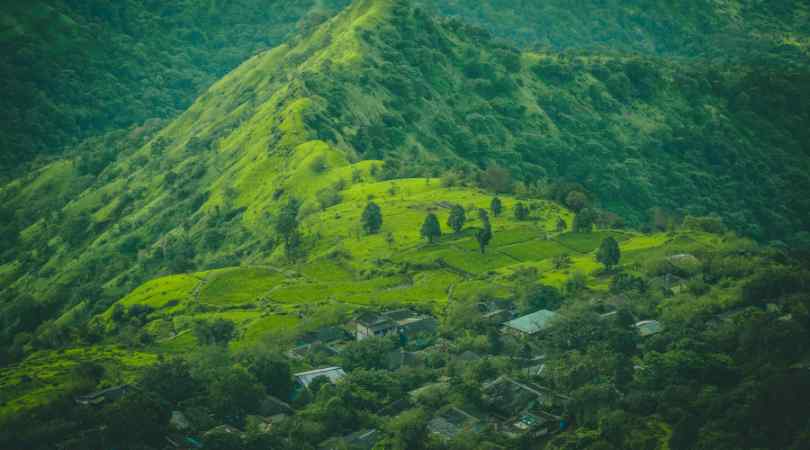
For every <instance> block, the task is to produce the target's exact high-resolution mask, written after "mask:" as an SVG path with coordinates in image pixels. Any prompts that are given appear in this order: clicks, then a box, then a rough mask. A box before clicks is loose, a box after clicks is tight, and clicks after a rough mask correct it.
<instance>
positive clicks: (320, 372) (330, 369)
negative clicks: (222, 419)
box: [75, 299, 663, 450]
mask: <svg viewBox="0 0 810 450" xmlns="http://www.w3.org/2000/svg"><path fill="white" fill-rule="evenodd" d="M595 301H598V300H597V299H595ZM475 308H476V309H477V312H478V313H479V317H480V318H481V320H483V321H484V323H485V325H486V326H487V327H488V328H489V329H491V330H493V332H494V333H496V334H497V339H498V341H499V344H498V347H499V348H501V349H502V351H501V352H489V353H486V352H481V351H474V350H471V349H466V350H465V349H463V348H464V347H465V346H463V345H459V344H458V342H454V340H453V339H448V338H446V337H443V336H442V335H441V333H440V328H441V323H440V320H439V319H438V318H437V317H435V316H433V315H431V314H428V313H425V312H420V311H416V310H413V309H393V310H380V311H372V310H368V311H365V312H363V313H361V314H359V315H357V316H356V317H354V318H353V319H352V320H350V321H348V322H346V323H343V324H339V325H333V326H327V327H322V328H319V329H317V330H314V331H310V332H307V333H305V334H303V335H301V336H299V338H298V339H297V342H296V345H295V346H294V347H292V348H289V349H288V350H287V351H286V352H285V355H286V357H287V358H289V360H290V361H291V362H293V363H294V365H295V367H299V366H303V367H311V369H309V370H305V371H300V372H296V373H293V375H292V376H293V381H294V389H293V392H292V394H291V396H290V398H288V399H279V398H275V397H272V396H271V397H270V399H271V402H270V404H271V406H270V407H269V409H267V407H265V410H264V411H263V412H264V413H265V415H262V416H249V417H248V418H247V421H246V424H245V428H247V427H250V428H251V429H252V430H258V431H259V432H265V433H270V432H271V431H272V430H273V428H274V427H275V426H278V425H279V424H280V423H282V422H284V421H285V420H287V419H289V418H290V417H291V416H292V415H294V414H296V412H297V410H298V409H299V408H300V407H301V406H302V405H306V404H307V403H308V402H309V401H311V399H312V398H313V397H314V395H316V394H317V391H318V390H319V389H321V387H322V386H323V385H324V384H336V383H341V380H342V379H344V378H345V377H347V374H349V373H351V369H350V368H346V367H342V366H340V365H335V364H334V363H335V362H339V361H340V360H341V358H340V357H341V355H342V354H344V352H346V351H347V349H350V348H352V347H353V346H356V345H362V343H364V342H371V341H373V340H375V339H376V340H377V341H385V342H389V343H392V345H390V346H388V347H385V350H384V354H382V355H377V356H378V357H379V358H378V359H379V361H380V364H381V366H380V369H381V370H384V371H387V372H390V373H392V374H394V375H396V374H400V373H401V371H407V370H427V371H430V372H431V373H433V374H435V376H434V377H432V378H433V379H432V380H431V381H429V382H427V383H424V384H422V385H421V386H419V387H417V388H415V389H412V390H410V391H409V392H406V393H405V395H403V396H401V398H395V399H391V401H390V402H389V404H388V405H387V406H386V407H385V408H384V410H383V411H380V413H379V414H380V415H381V416H388V417H393V416H395V415H396V414H398V413H400V412H402V411H404V410H406V409H408V408H411V407H413V406H414V405H430V406H431V407H432V408H431V410H432V411H433V415H432V417H431V418H430V420H429V422H428V424H427V429H428V431H429V433H430V434H432V435H434V436H435V437H436V438H438V439H440V440H442V441H445V442H450V441H452V440H454V439H456V438H458V437H460V436H463V435H469V434H470V433H472V434H478V433H483V432H485V431H487V432H495V433H501V434H503V435H504V436H508V437H509V438H513V439H517V438H521V437H522V438H530V439H533V440H534V439H544V438H548V437H551V436H553V435H555V434H557V433H560V432H564V431H566V430H567V429H569V427H571V426H572V424H571V418H570V414H569V411H568V404H569V402H570V400H571V398H570V397H569V396H568V395H567V393H566V392H559V391H556V390H554V389H551V388H549V387H546V386H544V384H543V373H544V369H545V368H546V364H547V363H548V361H547V357H546V352H545V349H544V347H543V345H542V336H543V335H544V333H545V332H546V330H548V328H549V326H550V325H551V324H552V323H554V321H555V320H557V319H558V318H559V317H560V314H559V313H557V312H554V311H550V310H545V309H541V310H538V311H535V312H532V313H529V314H523V315H520V314H518V310H517V308H516V306H515V305H514V303H513V302H512V301H488V302H482V303H478V304H477V305H475ZM608 309H610V308H608ZM616 315H617V311H616V310H615V309H614V310H611V311H608V312H604V313H602V314H600V315H599V316H598V317H599V318H600V320H605V321H609V320H613V319H614V318H615V317H616ZM634 327H635V329H636V333H637V334H638V336H639V337H640V338H642V339H643V338H645V337H648V336H651V335H654V334H657V333H659V332H661V331H662V329H663V328H662V325H661V324H660V323H659V322H657V321H655V320H641V321H638V322H636V323H635V326H634ZM489 339H492V337H491V336H490V337H489ZM507 349H517V350H512V351H509V350H507ZM471 367H478V369H477V370H479V371H480V370H484V371H485V372H487V373H486V375H485V376H484V377H483V378H484V379H482V380H481V381H480V382H479V383H478V385H477V386H476V387H475V388H476V389H475V390H476V391H477V392H478V393H480V394H476V395H479V399H478V400H479V406H478V407H476V408H474V409H465V408H466V407H465V406H464V404H463V403H465V402H459V401H453V400H451V399H450V396H449V395H448V392H450V390H451V383H452V382H453V380H454V377H456V378H457V377H458V376H459V375H460V374H462V373H464V371H465V370H469V368H471ZM482 367H483V369H481V368H482ZM640 369H643V368H641V367H636V370H640ZM132 389H139V388H138V386H134V385H132V386H131V385H122V386H116V387H112V388H108V389H105V390H102V391H99V392H96V393H92V394H88V395H84V396H81V397H77V398H75V402H76V403H77V404H78V405H82V406H85V407H93V406H95V405H101V404H103V403H106V402H114V401H116V400H118V399H120V398H121V397H123V396H124V395H126V394H127V392H128V391H130V390H132ZM170 423H171V429H172V430H173V432H172V434H170V435H169V436H167V437H166V443H167V447H166V448H173V449H193V448H205V447H204V445H203V442H204V441H205V439H206V438H207V437H210V436H212V435H216V434H229V435H234V436H242V435H243V434H244V433H245V432H244V431H243V430H242V429H240V428H237V427H236V426H234V425H232V424H221V425H218V426H215V427H213V428H211V429H209V430H207V431H204V432H200V431H199V430H193V429H192V426H191V425H190V421H189V420H188V418H187V417H185V415H184V414H183V413H182V412H180V411H173V412H172V416H171V422H170ZM382 437H383V432H382V431H381V430H378V429H362V430H358V431H356V432H353V433H351V434H348V435H345V436H334V437H332V438H330V439H328V440H326V441H324V442H322V443H321V444H320V447H319V448H322V449H332V450H338V449H345V448H350V449H372V448H373V447H374V446H375V444H376V443H377V442H378V441H379V440H380V439H381V438H382Z"/></svg>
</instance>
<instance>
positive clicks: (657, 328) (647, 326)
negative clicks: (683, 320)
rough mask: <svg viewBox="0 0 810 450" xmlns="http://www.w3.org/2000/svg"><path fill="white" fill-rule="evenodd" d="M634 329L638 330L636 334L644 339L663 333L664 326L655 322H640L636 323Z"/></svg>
mask: <svg viewBox="0 0 810 450" xmlns="http://www.w3.org/2000/svg"><path fill="white" fill-rule="evenodd" d="M636 329H637V330H638V334H640V335H641V336H642V337H646V336H652V335H653V334H658V333H660V332H662V331H664V326H663V325H661V323H660V322H658V321H657V320H642V321H641V322H638V323H636Z"/></svg>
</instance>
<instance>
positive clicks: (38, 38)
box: [0, 0, 345, 177]
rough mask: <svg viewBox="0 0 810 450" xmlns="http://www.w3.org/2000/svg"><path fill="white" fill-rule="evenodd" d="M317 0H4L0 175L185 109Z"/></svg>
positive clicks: (303, 17) (295, 24) (306, 20)
mask: <svg viewBox="0 0 810 450" xmlns="http://www.w3.org/2000/svg"><path fill="white" fill-rule="evenodd" d="M329 3H330V2H322V1H314V0H311V1H287V0H273V1H269V2H267V1H256V0H240V1H227V2H225V1H198V0H184V1H178V2H171V3H167V2H153V1H144V0H128V1H122V2H114V3H111V2H105V1H71V0H32V1H19V0H9V1H7V2H4V5H3V6H4V7H3V10H2V11H0V48H2V52H0V74H2V75H0V80H2V83H3V86H4V92H5V93H4V95H3V97H2V99H0V120H2V123H3V126H2V130H0V176H3V177H5V176H7V175H9V174H10V173H12V172H11V170H13V169H16V168H18V167H19V166H20V165H21V163H25V162H27V161H29V160H31V159H32V158H35V157H37V156H39V155H45V156H48V157H52V156H53V155H58V154H59V153H60V152H61V150H62V149H64V148H65V147H73V146H74V145H75V144H76V143H78V142H81V140H82V139H84V138H87V137H89V136H95V135H99V134H102V133H104V132H108V131H111V130H115V129H121V128H128V127H130V126H133V125H134V126H141V125H142V124H143V123H145V122H147V121H149V120H154V119H166V118H171V117H174V116H175V115H177V114H178V113H179V112H181V111H183V110H185V109H186V108H187V107H188V106H189V105H190V104H191V102H192V101H193V100H194V98H196V97H197V96H198V95H199V94H200V93H201V92H203V91H204V90H205V89H207V88H208V87H209V86H210V85H211V84H212V83H213V82H215V81H216V80H218V79H219V78H221V77H222V76H223V75H224V74H226V73H227V72H229V71H230V70H232V69H233V68H234V67H236V66H237V65H239V64H240V63H241V62H242V61H244V60H245V59H246V58H248V57H250V56H252V55H254V54H255V53H257V52H259V51H262V50H265V49H267V48H271V47H274V46H276V45H278V44H279V43H281V42H282V40H283V39H284V38H286V37H287V36H288V35H289V34H290V33H291V32H294V31H296V29H304V28H306V27H308V26H312V25H313V24H317V23H318V21H320V20H323V17H328V16H330V15H331V14H333V12H334V11H333V8H332V6H343V5H345V2H338V4H336V5H332V6H330V5H329Z"/></svg>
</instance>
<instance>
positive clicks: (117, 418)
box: [101, 390, 171, 448]
mask: <svg viewBox="0 0 810 450" xmlns="http://www.w3.org/2000/svg"><path fill="white" fill-rule="evenodd" d="M170 416H171V412H170V410H169V408H168V407H167V405H164V404H162V403H161V402H160V401H159V400H158V399H156V398H154V397H153V396H151V394H149V393H147V392H145V391H137V390H136V391H135V392H131V393H129V394H127V395H126V396H125V397H124V398H122V399H121V400H118V401H117V402H114V403H111V404H109V405H108V406H106V407H105V408H104V410H103V411H102V414H101V417H103V418H104V421H105V423H106V429H105V434H107V437H108V443H109V444H110V448H114V447H113V446H115V447H123V448H131V447H130V445H132V444H150V445H159V444H160V443H161V441H162V440H163V438H164V436H165V435H166V432H167V431H168V425H169V418H170Z"/></svg>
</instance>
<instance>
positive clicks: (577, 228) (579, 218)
mask: <svg viewBox="0 0 810 450" xmlns="http://www.w3.org/2000/svg"><path fill="white" fill-rule="evenodd" d="M593 222H594V213H593V211H592V210H590V209H587V208H586V209H583V210H582V211H580V212H578V213H577V215H576V216H574V223H573V225H572V226H571V228H572V230H573V231H574V232H576V233H590V232H591V230H593Z"/></svg>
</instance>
